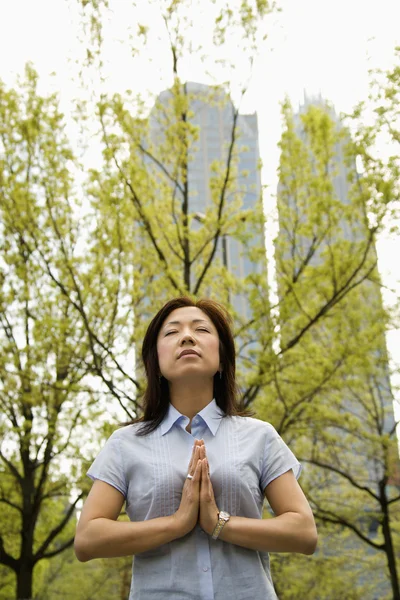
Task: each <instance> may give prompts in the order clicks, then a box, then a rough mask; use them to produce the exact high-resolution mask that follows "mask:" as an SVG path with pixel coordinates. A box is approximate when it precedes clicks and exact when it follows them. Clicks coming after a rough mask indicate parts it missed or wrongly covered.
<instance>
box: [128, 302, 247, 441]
mask: <svg viewBox="0 0 400 600" xmlns="http://www.w3.org/2000/svg"><path fill="white" fill-rule="evenodd" d="M186 306H194V307H196V308H199V309H200V310H202V311H203V312H204V313H205V314H206V315H207V316H208V317H209V319H210V320H211V321H212V323H213V324H214V326H215V328H216V330H217V332H218V337H219V353H220V364H221V367H222V372H221V374H220V373H217V374H216V375H214V398H215V401H216V403H217V405H218V406H219V408H220V409H221V410H222V411H223V412H224V413H225V416H232V415H243V414H248V412H245V411H243V410H242V407H241V405H240V401H239V390H238V387H237V384H236V378H235V373H236V357H235V343H234V339H233V334H232V329H231V325H232V319H231V317H230V315H229V313H228V311H227V310H226V309H225V308H224V307H223V306H222V304H220V303H219V302H215V301H214V300H210V299H207V298H203V299H201V300H192V299H191V298H189V297H188V296H181V297H179V298H173V299H172V300H170V301H169V302H167V303H166V304H165V305H164V306H163V307H162V308H161V309H160V310H159V311H158V313H157V314H156V315H155V317H154V318H153V319H152V321H151V323H150V325H149V326H148V328H147V331H146V334H145V336H144V339H143V346H142V361H143V365H144V369H145V373H146V378H147V386H146V389H145V391H144V395H143V409H144V414H143V417H142V418H141V419H140V421H141V422H142V423H143V424H142V426H141V427H140V428H139V430H138V432H137V433H138V435H147V434H148V433H151V432H152V431H154V430H155V429H156V428H157V427H158V426H159V425H160V423H161V422H162V420H163V419H164V417H165V415H166V414H167V411H168V406H169V402H170V395H169V386H168V381H167V380H166V379H165V378H164V377H160V367H159V364H158V354H157V338H158V334H159V332H160V329H161V326H162V324H163V323H164V321H165V319H166V318H167V317H168V315H169V314H170V313H171V312H172V311H174V310H176V309H177V308H184V307H186Z"/></svg>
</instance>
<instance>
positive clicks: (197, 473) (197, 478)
mask: <svg viewBox="0 0 400 600" xmlns="http://www.w3.org/2000/svg"><path fill="white" fill-rule="evenodd" d="M201 468H202V467H201V460H198V461H197V463H196V468H195V471H194V475H193V479H192V480H191V482H192V483H200V475H201Z"/></svg>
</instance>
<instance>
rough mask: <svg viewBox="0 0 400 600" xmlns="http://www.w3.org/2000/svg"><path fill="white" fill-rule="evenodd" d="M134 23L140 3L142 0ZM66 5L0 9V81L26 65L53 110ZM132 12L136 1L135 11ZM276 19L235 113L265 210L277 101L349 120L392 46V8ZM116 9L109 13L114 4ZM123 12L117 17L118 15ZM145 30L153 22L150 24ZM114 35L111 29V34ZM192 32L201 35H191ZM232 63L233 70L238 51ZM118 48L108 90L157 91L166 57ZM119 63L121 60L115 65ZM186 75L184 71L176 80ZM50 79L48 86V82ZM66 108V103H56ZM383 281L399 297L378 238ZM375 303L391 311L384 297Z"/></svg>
mask: <svg viewBox="0 0 400 600" xmlns="http://www.w3.org/2000/svg"><path fill="white" fill-rule="evenodd" d="M142 2H143V4H142V8H143V10H142V13H143V20H144V21H145V19H146V15H147V14H148V13H147V11H148V2H146V1H145V0H142ZM71 3H72V0H34V1H33V0H0V78H1V79H2V80H3V81H5V82H6V83H8V84H13V83H14V82H15V78H16V75H17V74H21V73H22V71H23V68H24V64H25V63H26V62H27V61H28V60H30V61H32V62H33V63H34V66H35V67H36V69H37V70H38V72H39V75H40V78H41V85H42V89H43V90H44V91H47V90H52V91H55V90H61V91H62V96H63V102H65V103H67V102H68V100H69V99H70V98H72V97H73V96H74V95H75V94H76V87H75V84H74V83H73V77H74V74H75V73H76V67H75V65H74V62H73V61H74V60H75V59H76V58H77V57H79V56H81V55H82V54H81V53H82V47H81V46H79V43H78V40H77V38H78V15H77V12H76V11H74V10H73V9H71ZM138 4H140V2H138ZM278 4H279V5H280V6H281V7H282V9H283V10H282V12H280V13H279V14H276V15H274V16H273V17H271V18H270V20H269V28H268V33H269V37H268V43H267V45H266V46H265V50H264V51H263V53H262V56H261V57H260V58H259V60H258V61H257V63H256V66H255V69H254V74H253V78H252V81H251V84H250V87H249V91H248V93H247V94H246V97H245V99H244V103H243V107H242V108H243V112H253V111H257V113H258V119H259V131H260V150H261V156H262V160H263V164H264V169H263V173H262V179H263V183H264V184H268V185H269V192H268V193H267V194H266V209H267V211H269V210H271V209H272V208H273V204H274V198H273V194H274V192H275V190H276V184H277V178H276V168H277V164H278V158H279V156H278V152H277V148H276V144H277V141H278V140H279V137H280V132H281V119H280V102H282V100H283V99H284V97H285V94H287V95H288V96H289V97H290V99H291V100H292V102H293V104H294V105H295V106H297V105H298V104H299V103H300V102H301V101H302V99H303V97H304V93H305V92H306V93H307V95H309V96H312V95H319V94H321V95H322V96H323V97H324V98H326V99H327V100H329V101H330V102H331V103H333V104H334V106H335V109H336V112H337V113H340V112H349V111H350V110H351V109H352V107H353V106H354V105H355V104H356V103H357V102H358V101H359V100H362V99H364V98H366V96H367V93H368V69H369V68H371V67H381V68H389V67H390V66H391V64H392V62H393V56H394V53H393V51H394V47H395V46H396V45H398V46H399V45H400V27H399V23H400V0H380V1H379V2H376V1H375V0H334V1H327V0H281V1H280V2H278ZM115 5H116V4H115ZM129 5H130V1H129V0H118V7H119V8H118V11H119V12H118V14H116V17H115V28H116V31H118V32H119V31H120V30H121V27H122V28H123V27H124V23H126V22H128V19H129V18H130V17H129V13H128V6H129ZM124 11H125V12H124ZM153 22H154V19H153ZM118 28H119V29H118ZM199 30H201V27H199ZM236 52H237V56H233V57H232V58H233V60H235V61H237V63H238V64H239V63H240V59H241V51H240V47H238V48H237V50H236ZM126 56H127V53H126V51H125V49H124V48H123V47H122V46H121V44H118V43H116V44H110V47H109V64H108V69H109V79H108V85H109V89H110V91H115V90H117V91H121V92H122V91H124V90H125V89H126V88H132V89H133V90H134V91H140V90H141V89H144V88H148V89H150V90H151V91H152V92H154V93H158V92H160V91H161V90H162V89H164V88H165V86H166V84H168V81H166V80H165V79H164V73H165V72H167V71H169V72H170V68H169V69H168V66H169V67H170V64H169V63H166V62H165V61H169V60H170V58H169V57H168V56H167V55H166V54H165V53H164V52H162V51H159V52H158V49H157V46H155V54H154V55H153V62H152V63H147V64H145V63H143V61H142V63H140V64H139V63H135V65H134V66H132V63H131V62H124V61H125V60H126ZM124 57H125V58H124ZM183 66H184V71H183V76H184V77H185V76H186V77H187V78H188V79H191V80H198V81H201V82H207V81H206V79H205V78H204V74H203V73H201V71H200V70H198V71H197V70H196V69H197V68H196V65H195V64H194V63H193V61H192V62H191V63H190V64H188V65H186V66H185V65H183ZM185 69H186V72H185ZM52 72H55V74H56V75H55V76H52V77H50V73H52ZM65 106H67V104H65ZM378 254H379V266H380V271H381V273H382V276H383V282H384V284H386V285H387V286H389V287H393V288H396V289H397V290H398V291H400V287H399V281H400V260H398V259H397V260H396V259H395V257H396V256H397V257H400V240H399V239H398V238H397V239H390V240H389V239H386V240H384V239H382V241H381V242H380V243H379V246H378ZM385 301H386V302H388V303H390V302H393V298H391V297H390V295H388V294H386V295H385ZM388 345H389V351H390V353H391V355H392V356H393V357H394V358H396V360H397V361H398V362H400V333H399V332H391V333H390V334H389V336H388Z"/></svg>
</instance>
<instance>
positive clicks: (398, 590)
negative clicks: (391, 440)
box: [380, 485, 400, 600]
mask: <svg viewBox="0 0 400 600" xmlns="http://www.w3.org/2000/svg"><path fill="white" fill-rule="evenodd" d="M380 487H381V490H380V495H381V504H382V512H383V522H382V532H383V537H384V540H385V552H386V559H387V564H388V567H389V573H390V583H391V585H392V592H393V600H400V587H399V577H398V574H397V568H396V556H395V553H394V548H393V540H392V535H391V530H390V520H389V506H388V503H387V498H386V493H385V486H384V485H381V486H380Z"/></svg>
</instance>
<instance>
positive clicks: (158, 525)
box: [75, 516, 182, 562]
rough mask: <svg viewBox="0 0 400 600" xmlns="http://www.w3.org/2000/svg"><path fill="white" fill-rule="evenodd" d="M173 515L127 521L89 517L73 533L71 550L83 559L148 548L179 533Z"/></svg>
mask: <svg viewBox="0 0 400 600" xmlns="http://www.w3.org/2000/svg"><path fill="white" fill-rule="evenodd" d="M181 535H182V533H181V532H180V531H179V529H178V527H177V524H176V522H175V519H174V517H173V516H170V517H159V518H157V519H149V520H148V521H139V522H128V521H113V520H111V519H105V518H97V519H92V520H90V521H89V522H88V523H87V524H86V525H85V527H84V528H83V529H82V530H79V528H78V531H77V534H76V536H75V554H76V556H77V558H78V560H80V561H82V562H86V561H88V560H91V559H93V558H110V557H115V556H132V555H134V554H138V553H140V552H146V551H147V550H152V549H153V548H157V547H158V546H161V545H163V544H167V543H168V542H171V541H172V540H174V539H176V538H178V537H181Z"/></svg>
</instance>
